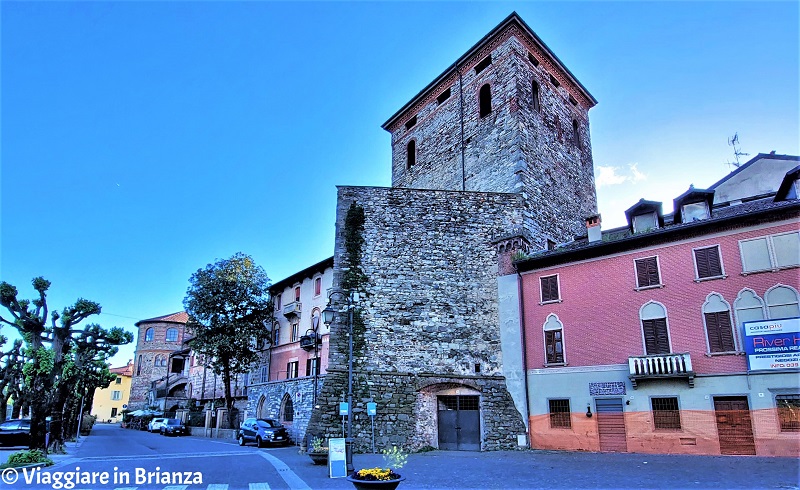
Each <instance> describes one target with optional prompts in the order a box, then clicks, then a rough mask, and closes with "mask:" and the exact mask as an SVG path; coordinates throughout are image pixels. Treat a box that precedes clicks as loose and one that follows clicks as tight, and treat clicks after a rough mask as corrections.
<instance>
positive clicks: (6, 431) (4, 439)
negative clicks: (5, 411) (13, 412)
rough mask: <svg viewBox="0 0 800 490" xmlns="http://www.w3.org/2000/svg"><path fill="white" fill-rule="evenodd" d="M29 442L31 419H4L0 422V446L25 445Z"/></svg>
mask: <svg viewBox="0 0 800 490" xmlns="http://www.w3.org/2000/svg"><path fill="white" fill-rule="evenodd" d="M30 442H31V420H30V419H14V420H6V421H5V422H3V423H2V424H0V446H27V445H29V444H30Z"/></svg>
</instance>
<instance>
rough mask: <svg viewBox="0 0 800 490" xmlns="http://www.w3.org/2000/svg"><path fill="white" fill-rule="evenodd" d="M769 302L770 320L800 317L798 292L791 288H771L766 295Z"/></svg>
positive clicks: (779, 286) (780, 286)
mask: <svg viewBox="0 0 800 490" xmlns="http://www.w3.org/2000/svg"><path fill="white" fill-rule="evenodd" d="M764 299H765V300H766V302H767V313H768V314H769V317H770V318H773V319H779V318H795V317H798V316H800V301H798V295H797V291H796V290H795V289H794V288H790V287H789V286H783V285H778V286H774V287H771V288H769V289H768V290H767V292H766V293H765V294H764Z"/></svg>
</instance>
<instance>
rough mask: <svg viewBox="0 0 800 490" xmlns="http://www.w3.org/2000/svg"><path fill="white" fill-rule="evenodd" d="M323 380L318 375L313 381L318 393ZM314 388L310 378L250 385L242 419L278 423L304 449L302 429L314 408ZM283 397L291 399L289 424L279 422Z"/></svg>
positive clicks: (304, 428) (323, 377)
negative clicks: (291, 413)
mask: <svg viewBox="0 0 800 490" xmlns="http://www.w3.org/2000/svg"><path fill="white" fill-rule="evenodd" d="M324 380H325V376H319V377H318V378H317V380H316V386H317V393H318V394H319V391H320V390H321V389H322V386H323V384H324ZM314 385H315V382H314V377H313V376H309V377H303V378H295V379H290V380H286V381H273V382H270V383H260V384H255V385H252V386H250V388H249V389H248V399H247V400H248V401H247V414H246V416H247V417H258V418H267V419H275V420H279V421H281V423H282V424H283V425H284V426H286V430H287V431H288V432H289V436H290V437H291V438H292V441H293V442H294V443H295V444H299V445H301V446H304V444H303V441H304V440H305V435H306V428H307V427H308V422H309V420H310V418H311V412H312V410H313V408H314V401H315V398H314ZM286 397H291V399H292V405H293V409H294V414H293V419H294V420H292V421H291V422H286V421H284V420H282V415H284V414H283V413H282V412H281V409H282V405H283V404H284V400H285V398H286ZM304 447H305V446H304Z"/></svg>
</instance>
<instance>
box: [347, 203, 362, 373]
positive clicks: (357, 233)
mask: <svg viewBox="0 0 800 490" xmlns="http://www.w3.org/2000/svg"><path fill="white" fill-rule="evenodd" d="M363 246H364V208H363V207H361V206H359V205H358V204H356V203H355V202H353V203H351V204H350V207H349V208H348V209H347V215H346V216H345V219H344V249H345V261H346V266H347V268H348V269H347V270H346V271H345V273H344V275H343V276H342V283H341V284H342V288H343V289H346V290H349V291H358V292H360V293H362V295H363V290H364V286H366V284H367V276H366V274H364V270H363V269H362V268H361V258H362V254H363V252H362V248H363ZM366 329H367V328H366V324H365V322H364V317H363V314H362V311H361V308H358V307H356V308H355V310H353V356H354V357H355V358H359V357H362V356H363V354H364V347H365V341H364V334H365V333H366ZM340 345H341V346H342V348H343V349H345V354H346V349H347V344H346V343H342V344H340Z"/></svg>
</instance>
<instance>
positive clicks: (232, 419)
mask: <svg viewBox="0 0 800 490" xmlns="http://www.w3.org/2000/svg"><path fill="white" fill-rule="evenodd" d="M222 385H223V388H225V408H227V409H228V427H230V428H231V429H236V428H237V427H236V418H237V414H236V413H234V408H233V394H232V393H231V368H230V365H229V364H228V363H225V365H224V366H223V368H222Z"/></svg>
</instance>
